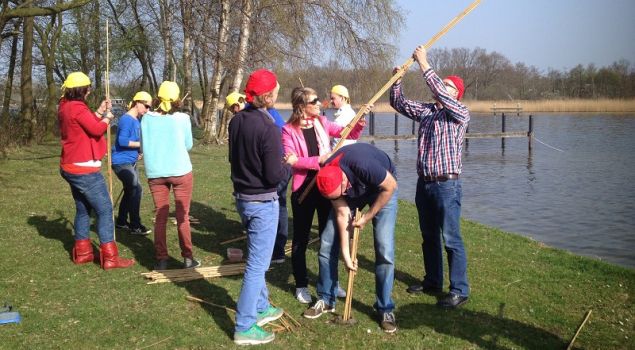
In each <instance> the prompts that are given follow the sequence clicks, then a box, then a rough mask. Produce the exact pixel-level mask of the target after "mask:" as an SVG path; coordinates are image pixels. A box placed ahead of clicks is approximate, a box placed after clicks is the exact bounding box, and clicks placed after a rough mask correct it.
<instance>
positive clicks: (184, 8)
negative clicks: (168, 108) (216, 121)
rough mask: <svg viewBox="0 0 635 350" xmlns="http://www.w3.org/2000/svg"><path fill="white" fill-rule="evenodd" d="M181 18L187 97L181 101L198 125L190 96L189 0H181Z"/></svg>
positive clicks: (190, 21)
mask: <svg viewBox="0 0 635 350" xmlns="http://www.w3.org/2000/svg"><path fill="white" fill-rule="evenodd" d="M181 18H182V20H183V94H184V95H187V96H188V97H187V98H186V99H185V100H184V101H183V107H184V108H185V110H186V111H188V113H189V114H190V116H191V117H192V120H193V121H194V124H195V125H196V126H198V118H195V116H194V103H193V100H194V99H193V96H192V51H191V50H192V32H191V31H192V27H191V26H192V4H191V1H189V0H181Z"/></svg>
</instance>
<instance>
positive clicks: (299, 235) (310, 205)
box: [282, 88, 365, 304]
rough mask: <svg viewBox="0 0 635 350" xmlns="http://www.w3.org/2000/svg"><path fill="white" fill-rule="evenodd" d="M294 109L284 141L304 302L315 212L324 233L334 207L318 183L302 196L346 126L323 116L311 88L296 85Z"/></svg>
mask: <svg viewBox="0 0 635 350" xmlns="http://www.w3.org/2000/svg"><path fill="white" fill-rule="evenodd" d="M291 104H292V107H293V112H292V114H291V117H290V118H289V120H288V121H287V124H286V125H285V126H283V127H282V145H283V146H284V153H285V155H286V156H285V159H286V162H287V163H288V164H289V165H291V167H292V174H293V176H292V185H291V188H292V193H291V210H292V212H293V242H292V244H291V247H292V248H291V262H292V265H293V277H294V279H295V287H296V289H295V297H296V298H297V299H298V301H300V302H301V303H303V304H308V303H310V302H311V294H310V293H309V289H308V282H309V280H308V277H307V269H306V248H307V244H308V242H309V234H310V232H311V225H312V224H313V214H314V213H315V211H316V210H317V213H318V230H319V232H320V233H321V232H322V230H323V229H324V226H325V224H326V221H327V218H328V215H329V213H330V211H331V202H330V201H329V200H328V199H326V198H324V197H322V195H320V192H319V191H318V190H317V187H315V186H313V188H312V189H311V190H310V191H309V193H308V195H307V196H306V198H304V200H303V201H302V203H300V202H299V200H298V199H299V198H300V196H301V195H302V193H304V191H305V189H306V187H307V186H308V184H309V183H311V181H312V180H313V178H314V177H315V175H316V174H317V171H318V170H319V169H320V165H321V164H322V163H323V162H324V161H326V159H328V157H329V156H330V153H331V146H330V137H340V136H341V135H340V132H341V131H342V130H343V129H344V128H343V127H342V126H339V125H337V124H335V123H333V122H330V121H328V119H326V117H324V116H320V105H321V104H320V100H319V99H318V97H317V94H316V92H315V90H313V89H311V88H295V89H293V92H292V93H291ZM364 124H365V121H364V120H363V119H361V120H360V122H359V123H358V124H357V125H356V126H355V127H354V128H353V129H352V130H351V132H350V134H349V135H348V138H350V139H358V138H359V136H360V135H361V134H362V130H363V128H364Z"/></svg>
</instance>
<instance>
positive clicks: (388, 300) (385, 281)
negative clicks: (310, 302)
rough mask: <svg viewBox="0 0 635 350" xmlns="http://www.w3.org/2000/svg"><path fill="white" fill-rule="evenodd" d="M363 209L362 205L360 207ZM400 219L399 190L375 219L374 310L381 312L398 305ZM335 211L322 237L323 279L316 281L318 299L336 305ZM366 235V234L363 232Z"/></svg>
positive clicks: (319, 260) (336, 253) (336, 247)
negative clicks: (395, 297)
mask: <svg viewBox="0 0 635 350" xmlns="http://www.w3.org/2000/svg"><path fill="white" fill-rule="evenodd" d="M360 209H361V208H360ZM396 220H397V190H395V193H393V195H392V197H391V198H390V200H389V201H388V203H386V205H385V206H384V207H383V208H381V210H380V211H379V212H378V213H377V215H375V217H374V218H373V237H374V240H375V296H376V301H375V305H374V307H375V309H376V310H377V311H378V312H379V313H384V312H391V311H392V310H393V309H394V308H395V303H394V302H393V300H392V297H391V295H392V287H393V284H394V280H395V222H396ZM335 227H336V224H335V218H334V214H333V211H331V214H330V215H329V219H328V221H327V223H326V227H325V228H324V231H322V236H321V238H320V252H319V255H318V262H319V275H320V279H319V281H318V284H317V294H318V298H319V299H321V300H324V302H326V303H327V304H329V305H331V306H335V301H336V293H335V289H336V288H337V281H338V278H337V264H338V260H339V254H340V244H339V239H338V238H337V235H336V234H335ZM362 237H363V235H362Z"/></svg>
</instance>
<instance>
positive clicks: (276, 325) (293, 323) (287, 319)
mask: <svg viewBox="0 0 635 350" xmlns="http://www.w3.org/2000/svg"><path fill="white" fill-rule="evenodd" d="M185 299H187V300H189V301H192V302H195V303H201V304H205V305H210V306H214V307H217V308H220V309H224V310H226V311H229V312H231V313H233V314H234V315H235V314H236V310H234V309H232V308H230V307H227V306H223V305H218V304H214V303H212V302H209V301H207V300H203V299H201V298H197V297H194V296H191V295H188V296H186V297H185ZM269 303H270V304H271V305H272V306H273V307H277V306H276V305H274V303H272V302H271V300H270V301H269ZM301 326H302V325H301V324H300V322H298V321H297V320H296V319H295V318H293V316H291V315H290V314H289V313H287V312H286V311H284V313H283V314H282V317H280V318H279V319H277V320H275V321H273V322H269V323H267V324H266V325H265V326H264V328H265V329H266V330H268V331H270V332H274V333H280V332H284V331H289V332H291V333H293V332H295V329H296V328H298V327H301Z"/></svg>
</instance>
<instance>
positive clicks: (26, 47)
mask: <svg viewBox="0 0 635 350" xmlns="http://www.w3.org/2000/svg"><path fill="white" fill-rule="evenodd" d="M33 22H34V19H33V17H26V18H25V19H24V32H23V38H22V61H21V64H20V97H21V112H22V138H23V140H24V141H30V140H33V137H34V136H35V128H36V126H37V119H36V116H35V111H34V108H35V106H34V103H33V81H32V75H33Z"/></svg>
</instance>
